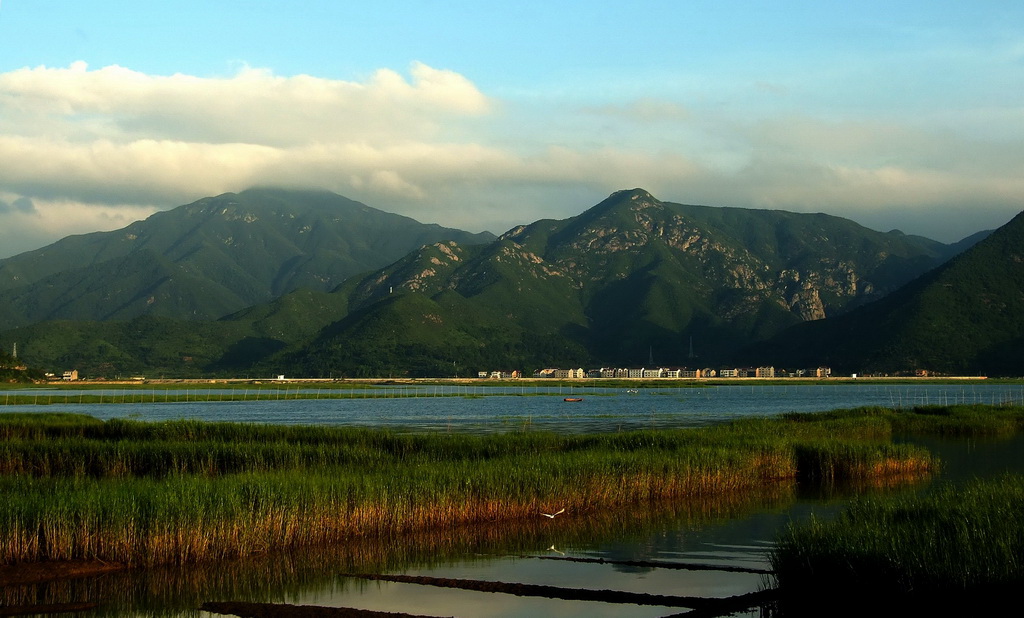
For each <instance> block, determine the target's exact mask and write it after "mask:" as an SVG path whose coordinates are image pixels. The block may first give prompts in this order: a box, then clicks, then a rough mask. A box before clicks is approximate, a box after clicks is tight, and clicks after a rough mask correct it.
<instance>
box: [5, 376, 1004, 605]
mask: <svg viewBox="0 0 1024 618" xmlns="http://www.w3.org/2000/svg"><path fill="white" fill-rule="evenodd" d="M431 388H433V389H437V388H438V387H421V388H408V387H382V388H376V389H366V390H365V392H353V393H351V395H352V397H351V398H349V397H347V396H346V398H340V399H337V398H318V396H319V395H321V394H323V395H324V396H326V393H320V392H319V391H317V390H316V389H313V390H312V391H310V390H308V389H307V390H306V391H304V392H302V393H298V392H297V391H296V389H293V390H292V391H289V390H288V389H280V388H277V389H276V390H271V389H266V388H265V389H261V392H259V393H256V392H255V389H253V391H249V392H247V393H246V395H245V400H244V401H224V402H220V401H203V397H210V396H213V395H216V394H217V393H218V391H216V390H202V391H197V392H196V396H195V397H196V399H195V400H192V401H187V402H178V403H158V402H153V401H152V400H153V399H156V398H157V397H158V394H157V393H156V392H155V391H154V392H147V391H145V390H131V391H127V390H126V391H118V390H116V389H113V390H111V391H109V392H108V393H107V395H109V396H110V397H111V398H112V399H111V403H103V404H91V405H80V404H77V403H74V401H73V398H74V397H76V396H78V392H77V391H67V390H59V391H56V392H54V393H52V394H51V397H52V398H53V399H52V400H51V405H34V404H22V405H7V406H3V407H0V410H2V411H12V412H13V411H29V412H55V411H69V412H70V411H73V412H81V413H86V414H91V415H93V416H96V417H99V418H104V419H106V418H115V417H132V418H138V419H141V420H164V419H178V418H196V419H204V420H217V421H237V422H264V423H303V424H346V425H364V426H379V427H390V428H394V429H396V430H399V429H401V430H412V431H470V432H493V431H571V432H590V431H618V430H625V429H633V428H650V427H688V426H698V425H705V424H710V423H717V422H721V421H725V420H730V419H734V418H738V417H742V416H747V415H755V414H756V415H766V414H779V413H784V412H789V411H818V410H830V409H839V408H849V407H857V406H862V405H882V406H887V407H900V406H912V405H921V404H929V403H930V404H946V403H950V404H951V403H1000V402H1016V403H1024V391H1022V387H1021V386H1020V385H994V384H992V385H980V384H973V385H939V384H935V385H875V384H864V385H849V384H843V385H834V386H833V385H823V386H819V385H814V386H810V385H808V386H780V385H760V386H721V387H713V388H679V389H638V390H637V391H636V392H631V389H630V390H625V389H602V388H598V387H587V388H580V387H578V386H576V387H572V388H569V387H564V386H559V387H557V388H556V387H545V388H547V389H548V390H544V389H540V388H533V389H531V388H529V387H525V388H522V389H519V390H518V391H517V390H515V389H513V388H512V387H501V388H502V389H504V390H500V389H494V390H490V391H487V390H482V388H483V387H474V388H475V389H476V390H472V391H470V390H465V391H463V392H458V391H454V390H453V391H448V392H439V391H437V390H429V389H431ZM448 388H452V387H448ZM11 392H12V393H13V391H11ZM27 392H29V393H37V394H38V393H39V391H27ZM82 392H83V393H85V394H86V395H96V394H97V393H98V391H94V390H89V391H82ZM230 392H233V393H234V394H235V395H237V394H238V391H237V390H236V391H230ZM289 394H290V395H291V396H293V397H294V396H299V395H301V396H302V397H309V398H304V399H294V398H293V399H289V398H288V397H289ZM331 394H332V395H337V394H338V393H336V392H334V391H331ZM147 395H148V396H149V398H150V401H148V402H147V401H146V397H147ZM250 395H252V397H251V398H250V397H249V396H250ZM40 396H46V395H42V394H40ZM567 396H573V397H581V398H582V399H583V401H580V402H571V403H568V402H565V401H563V399H564V398H565V397H567ZM2 397H3V396H2V395H0V403H3V401H2ZM118 398H120V399H118ZM40 403H42V402H40ZM926 446H928V447H929V448H930V449H932V450H933V452H936V453H937V454H938V455H939V456H940V457H941V458H942V459H943V461H944V462H945V467H944V469H943V471H942V472H941V473H940V475H939V476H937V477H935V478H932V479H930V480H928V481H925V482H924V483H923V484H920V485H918V486H916V487H914V488H912V489H914V490H917V491H927V490H928V489H929V487H931V486H935V485H937V484H940V483H946V482H961V481H962V480H965V479H968V478H971V477H974V476H991V475H994V474H999V473H1002V472H1005V471H1015V472H1024V439H1021V438H1020V437H1019V436H1018V437H1017V438H1014V439H1012V440H1003V441H978V440H973V441H966V440H965V441H946V440H929V441H927V442H926ZM906 489H907V488H906V487H874V488H834V489H832V490H829V491H827V492H825V491H819V492H815V493H810V494H808V493H804V492H803V491H802V490H801V489H800V488H798V487H797V486H796V485H795V484H784V485H780V486H777V487H772V488H767V489H765V490H763V491H758V492H750V493H747V494H744V495H731V496H726V497H724V498H722V499H720V500H715V501H701V502H695V503H673V504H665V505H661V506H660V507H659V508H656V509H651V508H642V509H635V510H623V511H613V512H606V513H596V514H589V515H586V516H579V515H576V514H572V513H566V514H564V515H562V516H560V517H557V518H554V519H547V518H543V517H538V518H537V521H528V522H515V523H504V524H498V525H488V526H479V527H471V528H459V529H453V530H440V531H432V532H431V533H428V534H423V535H417V536H409V537H400V538H393V539H385V540H383V541H382V540H379V539H378V540H374V541H372V542H365V543H351V544H348V545H346V546H344V547H325V548H310V549H307V550H303V551H300V552H294V553H291V554H285V555H266V556H258V557H255V558H251V559H247V560H244V561H238V562H233V563H230V564H217V565H201V566H193V567H190V568H188V569H159V570H151V571H147V572H140V573H115V574H108V575H105V576H103V577H99V578H90V579H84V580H73V581H64V582H58V583H55V584H50V585H45V586H34V587H30V588H31V589H29V588H26V589H25V591H24V592H23V593H24V594H25V595H31V596H33V597H34V598H40V597H45V598H47V599H55V600H57V601H62V600H63V601H67V600H74V599H83V598H89V599H97V598H98V599H103V600H104V602H103V603H102V604H101V605H100V607H99V608H98V609H97V610H95V611H94V612H92V615H114V616H135V615H150V616H152V615H159V616H213V615H215V614H208V613H206V612H200V611H198V610H197V609H196V608H198V607H199V606H200V605H201V604H202V603H204V602H207V601H254V602H274V603H289V604H294V605H316V606H326V607H352V608H360V609H366V610H376V611H387V612H405V613H408V614H413V615H426V616H451V615H456V616H487V617H508V616H531V617H534V616H588V617H596V616H669V615H675V614H681V613H684V612H686V611H688V609H687V608H685V607H679V606H668V605H657V604H655V605H642V604H636V603H629V604H622V603H611V602H601V601H581V600H563V599H552V598H544V597H534V596H516V595H513V594H506V593H496V592H480V591H468V590H457V589H451V588H443V587H436V586H430V585H421V584H420V583H405V582H387V581H371V580H366V579H360V578H356V577H352V576H351V574H354V573H385V574H402V575H411V576H421V577H431V578H447V579H465V580H482V581H487V582H505V583H518V584H528V585H530V584H532V585H548V586H558V587H560V588H568V589H587V590H613V591H621V592H627V593H639V594H648V595H672V596H676V597H682V596H691V597H702V598H724V597H729V596H734V595H740V594H744V593H749V592H753V591H756V590H758V589H760V588H761V587H762V586H763V585H765V583H766V582H767V581H768V580H767V576H766V575H764V574H763V571H766V570H767V569H768V563H767V558H766V554H767V551H768V549H769V548H770V547H771V543H772V539H773V538H774V536H775V534H776V532H777V531H778V530H780V529H781V528H782V527H784V526H785V525H787V524H788V523H789V522H790V521H799V520H802V519H805V518H807V517H809V516H810V514H811V513H814V514H815V516H828V515H829V514H830V513H834V512H835V511H836V510H838V509H839V508H841V506H842V504H843V503H844V501H846V500H847V499H849V498H850V497H851V496H853V495H856V494H857V493H860V492H863V491H903V490H906ZM680 567H687V568H680ZM709 568H710V569H712V570H709ZM87 615H88V614H87ZM740 615H758V612H757V611H756V610H753V611H750V612H748V613H746V614H740Z"/></svg>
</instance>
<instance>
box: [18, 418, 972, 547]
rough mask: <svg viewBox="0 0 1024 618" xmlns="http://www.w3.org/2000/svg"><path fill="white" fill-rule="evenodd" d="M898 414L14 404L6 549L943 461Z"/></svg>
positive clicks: (559, 501) (202, 539)
mask: <svg viewBox="0 0 1024 618" xmlns="http://www.w3.org/2000/svg"><path fill="white" fill-rule="evenodd" d="M922 417H923V418H926V419H935V418H940V417H939V416H938V415H935V414H924V415H922ZM972 418H973V417H972ZM941 420H942V422H943V423H947V422H948V421H949V419H947V418H942V419H941ZM968 420H970V419H968ZM971 422H973V421H971ZM922 423H923V424H925V425H926V424H927V421H922ZM894 426H895V423H894V421H893V419H892V418H891V415H890V414H888V413H886V412H884V411H880V410H875V409H865V410H860V411H849V412H846V413H843V414H829V415H820V416H818V417H815V416H813V415H799V416H795V417H793V418H788V419H747V420H743V421H738V422H735V423H730V424H725V425H721V426H715V427H705V428H697V429H673V430H646V431H631V432H624V433H609V434H593V435H559V434H553V433H543V432H527V433H518V434H498V435H487V436H479V435H466V434H412V433H396V432H391V431H385V430H371V429H360V428H346V427H325V426H284V425H256V424H235V423H207V422H200V421H192V420H180V421H171V422H161V423H145V422H139V421H133V420H124V419H113V420H109V421H106V422H102V421H98V420H96V419H93V418H91V417H87V416H82V415H54V414H34V413H26V414H6V415H0V436H2V441H0V494H2V495H3V496H4V497H5V500H4V501H3V504H2V505H0V564H10V563H16V562H25V561H38V560H66V559H76V558H98V559H102V560H108V561H116V562H123V563H127V564H147V565H152V564H158V563H186V562H195V561H200V560H210V559H226V558H233V557H238V556H245V555H252V554H258V553H263V552H268V551H272V550H275V549H282V548H292V547H301V546H309V545H317V544H322V543H329V542H333V541H338V540H342V539H352V538H359V537H375V536H381V535H394V534H402V533H406V532H408V531H412V530H438V529H449V528H451V527H453V526H457V525H465V524H473V523H480V522H493V521H510V520H525V519H528V518H537V517H538V513H539V512H542V511H543V512H553V511H555V510H558V509H560V508H565V509H566V511H567V513H592V512H597V511H600V510H602V509H607V508H611V507H615V506H622V505H632V504H637V503H644V502H648V501H665V500H673V499H679V498H691V497H704V496H721V495H726V494H729V493H734V492H743V491H750V490H752V489H754V488H760V487H764V486H767V485H772V484H775V483H777V482H779V481H782V480H791V479H799V480H801V482H805V483H822V482H834V481H838V480H857V479H861V480H863V479H867V478H873V479H878V478H892V477H895V476H898V475H906V474H922V473H926V472H927V471H929V470H931V469H933V468H934V467H935V465H936V462H935V461H934V460H933V459H932V458H931V457H930V455H929V454H928V453H927V452H926V451H924V450H923V449H920V448H915V447H910V446H894V445H893V444H892V443H891V437H892V435H893V432H894V429H893V427H894Z"/></svg>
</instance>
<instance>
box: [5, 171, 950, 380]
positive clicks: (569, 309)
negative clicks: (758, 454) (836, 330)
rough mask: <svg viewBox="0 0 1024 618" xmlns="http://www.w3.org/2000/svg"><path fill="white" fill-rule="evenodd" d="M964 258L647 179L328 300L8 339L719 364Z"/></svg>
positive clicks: (250, 353)
mask: <svg viewBox="0 0 1024 618" xmlns="http://www.w3.org/2000/svg"><path fill="white" fill-rule="evenodd" d="M955 250H956V248H955V247H953V246H950V245H945V244H942V243H939V242H936V241H932V240H929V239H926V238H922V237H916V236H907V235H904V234H902V233H900V232H895V231H894V232H887V233H882V232H876V231H873V230H869V229H867V228H864V227H862V226H860V225H857V224H856V223H853V222H852V221H849V220H846V219H842V218H839V217H832V216H828V215H823V214H797V213H791V212H784V211H766V210H751V209H739V208H714V207H708V206H694V205H685V204H677V203H671V202H662V201H660V200H658V199H656V198H655V197H653V196H652V195H650V194H649V193H647V192H646V191H643V190H641V189H635V190H629V191H620V192H617V193H615V194H613V195H611V196H610V197H609V198H608V199H606V200H604V201H603V202H601V203H600V204H597V205H596V206H594V207H593V208H590V209H589V210H587V211H585V212H584V213H582V214H580V215H578V216H576V217H572V218H569V219H564V220H541V221H537V222H535V223H533V224H530V225H526V226H520V227H517V228H515V229H512V230H510V231H508V232H506V233H505V234H503V235H502V236H501V237H500V238H498V239H496V240H494V241H493V242H490V243H487V244H467V243H466V242H463V241H459V240H458V239H450V240H443V241H440V240H439V241H436V242H433V243H430V244H425V245H423V246H421V247H419V248H418V249H415V250H413V251H411V252H409V253H407V254H405V255H404V256H402V257H401V258H400V259H397V260H395V261H393V262H392V263H390V264H389V265H387V266H385V267H383V268H380V269H379V270H375V271H372V272H370V273H369V274H365V275H362V276H358V277H352V278H350V279H348V280H347V281H346V282H345V283H344V284H342V285H341V286H339V287H338V288H336V289H335V290H334V291H332V292H329V293H327V292H323V291H312V290H300V291H297V292H293V293H289V294H284V295H282V296H280V297H278V298H276V299H274V300H272V301H270V302H269V303H265V304H260V305H255V306H252V307H249V308H247V309H244V310H240V311H238V312H236V313H233V314H231V315H228V316H226V317H224V318H223V319H221V320H219V321H217V322H194V323H191V324H189V323H185V322H180V321H175V320H165V319H162V318H160V319H158V318H154V317H146V318H136V319H134V320H132V321H130V322H127V323H124V324H123V325H119V324H118V323H107V324H83V323H67V322H64V323H60V324H59V325H48V324H39V325H35V326H31V327H27V328H22V329H18V330H17V331H14V332H7V333H5V335H4V340H5V341H6V340H9V339H12V338H13V339H16V340H17V341H19V342H21V343H20V344H19V345H21V346H23V349H25V354H26V355H28V354H30V353H38V354H39V356H40V358H48V359H59V360H60V363H61V364H62V365H61V366H62V367H63V366H68V367H70V366H71V365H72V364H73V363H74V362H75V359H76V358H84V356H85V355H86V353H87V352H88V355H90V356H89V361H88V365H89V366H91V367H104V369H103V371H104V372H106V373H110V372H111V371H122V372H134V373H141V372H152V370H153V369H154V368H159V370H160V371H161V372H166V373H168V374H169V375H170V374H176V373H179V374H183V373H192V374H204V373H205V374H209V373H211V372H219V373H224V374H235V375H246V374H253V375H256V374H259V375H271V374H275V373H288V374H292V375H310V376H319V375H323V376H328V375H334V376H338V375H347V376H356V375H372V376H388V375H394V376H399V375H456V374H458V375H467V374H469V373H473V372H475V371H478V370H482V369H496V368H506V369H513V368H515V369H527V370H530V369H535V368H539V367H542V366H563V367H567V366H570V365H571V366H581V365H582V366H595V365H619V366H621V365H633V366H640V365H644V364H647V363H648V361H649V360H650V359H651V357H653V360H654V363H655V364H657V365H662V366H665V365H690V366H708V365H712V366H714V365H715V364H717V363H726V362H732V361H733V360H734V359H735V358H736V357H737V354H739V352H740V350H742V349H743V348H744V347H746V346H747V345H749V344H750V343H751V342H753V341H763V340H767V339H770V338H771V337H773V336H775V335H776V334H778V333H779V332H782V331H783V330H784V329H786V328H788V327H790V326H793V325H796V324H799V323H802V322H805V321H808V320H820V319H821V318H825V317H829V318H831V317H832V316H840V315H842V314H844V313H846V312H849V311H851V310H854V309H856V308H857V307H860V306H862V305H864V304H866V303H869V302H871V301H874V300H877V299H880V298H883V297H885V295H886V294H889V293H892V292H893V291H895V290H897V289H899V288H900V287H901V286H902V285H904V284H906V283H907V282H909V281H911V280H913V279H915V278H916V277H918V276H920V275H921V274H922V273H925V272H927V271H929V270H930V269H932V268H934V267H935V266H937V265H939V264H941V263H943V262H944V261H946V260H947V259H948V258H949V257H950V256H951V255H952V254H953V253H954V252H955ZM51 331H58V332H59V334H53V333H51ZM130 332H135V333H137V335H136V336H130V335H129V334H128V333H130ZM68 341H74V342H75V344H74V345H73V346H71V345H66V343H62V342H68ZM691 341H692V345H693V352H694V356H692V357H691V356H690V343H691ZM99 351H105V352H104V353H100V352H99ZM104 358H108V359H109V358H117V359H118V360H117V361H116V362H114V361H104V360H103V359H104ZM186 358H187V359H188V360H187V361H184V360H182V359H186ZM104 362H106V365H104V364H103V363H104ZM128 367H131V368H132V369H131V370H130V371H129V370H128ZM79 369H81V367H79Z"/></svg>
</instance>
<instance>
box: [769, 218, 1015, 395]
mask: <svg viewBox="0 0 1024 618" xmlns="http://www.w3.org/2000/svg"><path fill="white" fill-rule="evenodd" d="M1022 346H1024V213H1021V214H1019V215H1017V216H1016V217H1014V219H1013V220H1011V221H1010V222H1009V223H1007V224H1006V225H1004V226H1003V227H1001V228H999V229H998V230H996V231H995V232H992V234H991V235H989V236H988V237H987V238H985V239H984V240H981V241H980V242H979V243H977V244H976V245H974V246H973V247H971V248H970V249H968V250H967V251H965V252H964V253H962V254H961V255H959V256H957V257H955V258H953V259H952V260H950V261H949V262H947V263H945V264H943V265H942V266H940V267H938V268H936V269H935V270H933V271H931V272H929V273H926V274H925V275H923V276H921V277H920V278H918V279H916V280H915V281H913V282H911V283H910V284H908V285H907V286H905V287H904V288H902V289H900V290H899V291H897V292H894V293H893V294H891V295H889V296H887V297H885V298H883V299H881V300H879V301H877V302H874V303H871V304H869V305H865V306H864V307H861V308H860V309H858V310H856V311H853V312H851V313H849V314H847V315H843V316H840V317H837V318H835V319H830V320H824V321H822V322H814V323H808V324H802V325H799V326H797V327H795V328H792V329H790V330H787V331H784V332H783V333H781V334H780V335H778V336H777V337H775V338H774V339H772V340H771V341H769V342H767V343H765V344H763V345H760V346H755V347H754V349H752V350H751V351H750V352H749V356H750V357H761V358H768V357H769V356H770V357H772V358H773V359H775V360H774V361H766V362H777V363H779V364H786V365H793V366H801V365H802V366H814V365H818V364H830V365H832V366H834V367H837V368H839V369H842V370H845V371H851V372H856V371H859V372H872V373H874V372H883V373H889V372H903V371H913V370H915V369H927V370H930V371H938V372H943V373H950V374H955V375H973V374H977V373H982V374H987V375H1016V376H1019V375H1024V354H1022V353H1021V349H1022Z"/></svg>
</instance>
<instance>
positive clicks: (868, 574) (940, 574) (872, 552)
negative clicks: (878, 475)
mask: <svg viewBox="0 0 1024 618" xmlns="http://www.w3.org/2000/svg"><path fill="white" fill-rule="evenodd" d="M771 562H772V565H773V567H774V569H775V571H776V579H777V583H778V586H779V589H780V591H781V592H782V593H783V595H782V601H781V610H782V614H783V615H787V616H789V615H805V614H806V615H812V614H813V615H819V614H820V612H821V609H822V607H828V608H829V610H828V611H829V613H833V609H834V608H837V607H838V608H840V609H842V610H843V612H845V613H849V614H851V615H861V614H862V613H864V612H867V611H877V610H878V608H879V604H883V605H884V607H885V610H886V612H892V613H895V612H896V611H910V612H912V613H914V614H918V613H928V612H929V611H931V610H935V612H936V613H937V614H940V615H949V614H950V613H959V614H963V615H976V614H978V613H979V611H981V610H984V609H985V608H989V609H991V608H997V607H1000V606H1002V607H1009V606H1011V605H1012V604H1013V602H1014V601H1016V597H1017V594H1018V591H1019V590H1020V587H1021V585H1022V584H1024V477H1021V476H1006V477H1003V478H1000V479H997V480H992V481H975V482H973V483H971V484H969V485H967V486H964V487H955V486H945V487H943V488H942V489H940V490H938V491H935V492H932V493H930V494H927V495H924V496H913V495H910V496H906V495H905V496H897V497H891V496H890V497H877V496H872V497H862V498H860V499H857V500H855V501H854V502H853V503H852V504H851V506H850V507H849V508H848V509H846V510H845V511H843V512H842V513H840V514H839V516H838V517H837V518H836V519H834V520H832V521H828V522H823V521H820V520H811V521H810V522H809V523H807V524H803V525H793V526H791V527H790V528H789V529H788V530H787V531H786V532H785V533H784V534H783V535H782V537H781V538H780V539H779V541H778V543H777V546H776V548H775V549H774V550H773V552H772V554H771ZM866 591H870V594H865V592H866ZM940 610H941V611H940Z"/></svg>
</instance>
